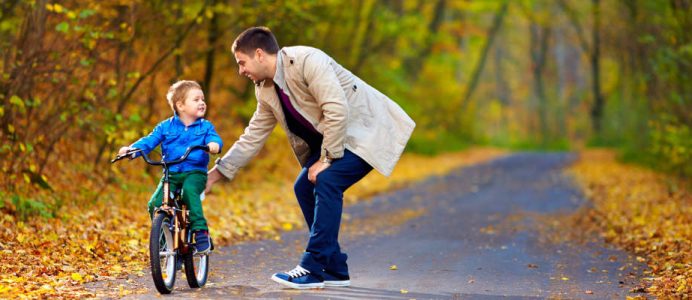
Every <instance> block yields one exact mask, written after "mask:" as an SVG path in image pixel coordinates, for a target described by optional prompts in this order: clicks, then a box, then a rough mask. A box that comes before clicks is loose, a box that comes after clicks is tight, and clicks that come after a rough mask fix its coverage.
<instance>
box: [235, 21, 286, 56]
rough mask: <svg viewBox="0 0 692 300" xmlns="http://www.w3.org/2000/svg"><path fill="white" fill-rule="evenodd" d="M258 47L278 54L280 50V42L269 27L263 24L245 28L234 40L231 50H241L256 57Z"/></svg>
mask: <svg viewBox="0 0 692 300" xmlns="http://www.w3.org/2000/svg"><path fill="white" fill-rule="evenodd" d="M257 48H260V49H262V50H263V51H264V52H267V53H269V54H276V53H277V52H279V43H278V42H277V41H276V37H274V34H273V33H272V32H271V30H269V28H267V27H264V26H261V27H250V28H248V29H245V31H243V32H242V33H241V34H240V35H238V37H237V38H236V39H235V41H233V46H231V51H233V53H236V52H237V51H240V52H242V53H244V54H247V55H250V56H251V57H254V56H255V49H257Z"/></svg>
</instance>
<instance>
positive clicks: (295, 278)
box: [272, 265, 324, 289]
mask: <svg viewBox="0 0 692 300" xmlns="http://www.w3.org/2000/svg"><path fill="white" fill-rule="evenodd" d="M272 280H274V281H276V282H278V283H280V284H283V285H285V286H287V287H290V288H294V289H314V288H323V287H324V280H323V279H322V278H320V277H318V276H316V275H314V274H312V273H310V271H308V270H306V269H305V268H303V267H301V266H300V265H298V266H296V267H295V269H293V270H291V271H288V272H286V273H276V274H274V275H272Z"/></svg>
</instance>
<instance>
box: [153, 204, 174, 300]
mask: <svg viewBox="0 0 692 300" xmlns="http://www.w3.org/2000/svg"><path fill="white" fill-rule="evenodd" d="M170 224H171V217H170V216H169V215H168V214H166V213H163V212H160V213H158V214H156V217H155V218H154V221H153V222H152V226H151V233H150V235H149V261H150V262H151V277H152V279H153V280H154V285H155V286H156V290H157V291H159V293H161V294H170V293H171V292H172V291H173V287H174V286H175V274H176V259H177V255H176V253H175V250H174V249H173V239H174V238H175V237H174V236H173V233H172V232H171V231H170ZM162 237H163V239H164V240H163V241H162V240H161V238H162ZM164 247H165V249H162V248H164ZM163 251H165V253H166V255H165V260H166V261H165V265H164V267H165V269H166V272H165V273H164V272H163V270H162V268H161V267H162V262H161V259H162V256H161V254H162V252H163Z"/></svg>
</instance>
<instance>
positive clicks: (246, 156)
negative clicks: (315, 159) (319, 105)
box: [205, 101, 276, 193]
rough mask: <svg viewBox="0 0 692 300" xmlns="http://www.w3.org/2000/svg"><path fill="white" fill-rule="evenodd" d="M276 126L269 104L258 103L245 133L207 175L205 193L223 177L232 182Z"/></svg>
mask: <svg viewBox="0 0 692 300" xmlns="http://www.w3.org/2000/svg"><path fill="white" fill-rule="evenodd" d="M275 126H276V117H275V116H274V113H272V111H271V109H270V108H269V106H267V104H265V103H263V102H262V101H258V103H257V109H256V110H255V113H254V114H253V115H252V118H251V119H250V123H249V124H248V126H247V127H246V128H245V132H244V133H243V134H242V135H241V136H240V138H238V141H236V142H235V143H234V144H233V146H232V147H231V149H229V150H228V152H226V154H225V155H224V156H223V157H222V158H220V159H219V160H217V161H216V166H214V167H213V168H212V169H211V170H209V173H208V174H207V186H206V189H205V192H207V193H208V192H209V191H210V189H211V186H212V185H213V184H214V183H216V182H217V181H219V180H221V179H222V178H223V177H226V178H228V179H229V180H232V179H233V177H235V175H236V173H237V172H238V170H240V168H242V167H244V166H245V165H247V164H248V162H250V160H251V159H252V158H253V157H255V155H257V153H258V152H259V151H260V149H262V147H263V146H264V143H265V142H266V141H267V138H269V134H271V132H272V130H273V129H274V127H275Z"/></svg>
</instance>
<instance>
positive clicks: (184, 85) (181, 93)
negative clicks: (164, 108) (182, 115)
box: [166, 80, 202, 113]
mask: <svg viewBox="0 0 692 300" xmlns="http://www.w3.org/2000/svg"><path fill="white" fill-rule="evenodd" d="M192 89H200V90H201V89H202V87H201V86H200V85H199V83H197V82H195V81H192V80H180V81H178V82H176V83H174V84H173V85H171V87H170V88H169V89H168V93H166V100H168V105H170V106H171V109H173V112H174V113H177V112H178V109H177V108H176V107H175V105H176V103H178V102H183V101H185V96H186V95H187V92H188V91H189V90H192Z"/></svg>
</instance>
